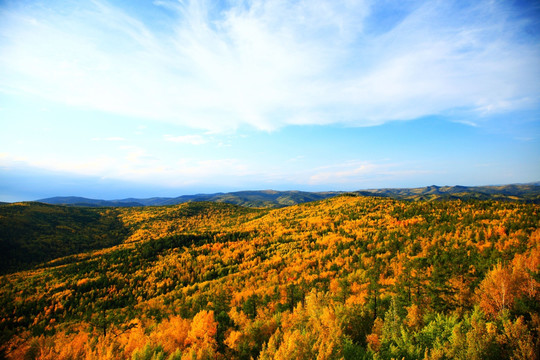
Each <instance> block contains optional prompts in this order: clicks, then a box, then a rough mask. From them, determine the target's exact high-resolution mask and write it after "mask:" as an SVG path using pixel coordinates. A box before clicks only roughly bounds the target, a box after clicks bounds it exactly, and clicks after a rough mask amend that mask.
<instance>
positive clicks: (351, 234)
mask: <svg viewBox="0 0 540 360" xmlns="http://www.w3.org/2000/svg"><path fill="white" fill-rule="evenodd" d="M115 211H117V212H118V219H119V221H121V223H122V224H123V226H124V228H125V229H127V231H128V235H127V236H126V237H125V238H123V242H122V243H121V244H119V245H116V246H113V247H111V248H108V249H102V250H99V251H95V252H93V253H86V254H81V255H79V256H76V257H71V258H69V261H60V262H59V264H56V263H51V264H49V265H48V266H47V267H44V268H39V269H35V270H32V271H24V272H19V273H14V274H10V275H5V276H3V277H2V278H1V279H0V334H2V335H1V336H2V338H1V339H0V341H1V344H2V345H1V348H2V351H3V354H4V356H5V357H7V358H10V359H21V358H25V359H85V358H92V359H214V358H218V359H219V358H222V359H250V358H254V359H342V358H344V359H392V358H397V359H401V358H405V359H423V358H425V359H450V358H455V359H500V358H506V359H535V358H538V351H539V341H538V336H539V334H538V330H539V326H540V318H539V315H538V314H539V310H540V309H539V303H540V292H539V280H540V278H539V266H540V249H539V244H540V230H539V229H540V226H539V225H540V216H539V211H540V206H539V205H535V204H524V203H511V202H495V201H441V202H425V201H419V202H402V201H397V200H392V199H385V198H366V197H356V196H340V197H336V198H332V199H328V200H322V201H319V202H314V203H306V204H303V205H297V206H292V207H287V208H283V209H277V210H265V209H249V208H243V207H239V206H234V205H229V204H215V203H189V204H183V205H177V206H167V207H149V208H121V209H116V210H115ZM60 263H61V264H62V265H60Z"/></svg>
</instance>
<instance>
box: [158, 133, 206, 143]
mask: <svg viewBox="0 0 540 360" xmlns="http://www.w3.org/2000/svg"><path fill="white" fill-rule="evenodd" d="M163 138H164V139H165V140H166V141H171V142H177V143H182V144H191V145H203V144H206V143H207V142H208V140H207V139H205V138H204V137H202V136H201V135H180V136H172V135H164V136H163Z"/></svg>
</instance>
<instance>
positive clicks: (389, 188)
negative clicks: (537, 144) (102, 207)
mask: <svg viewBox="0 0 540 360" xmlns="http://www.w3.org/2000/svg"><path fill="white" fill-rule="evenodd" d="M530 185H532V186H540V181H533V182H528V183H513V184H489V185H461V184H457V185H436V184H431V185H425V186H414V187H382V188H364V189H355V190H328V189H327V190H318V191H307V190H297V189H286V190H275V189H260V190H254V189H244V190H233V191H217V192H212V193H190V194H180V195H177V194H176V195H169V196H147V197H136V196H127V197H121V198H104V197H99V196H97V197H86V196H80V195H55V196H50V197H45V198H39V199H26V200H16V201H4V200H0V202H5V203H19V202H39V201H41V200H50V199H56V198H80V199H85V200H98V201H101V200H102V201H124V200H147V199H153V198H156V199H159V198H161V199H175V198H180V197H184V196H199V195H217V194H235V193H244V192H248V193H249V192H278V193H287V192H307V193H334V192H335V193H349V192H362V191H377V190H413V189H424V188H429V187H437V188H447V187H450V188H452V187H466V188H484V187H500V186H530Z"/></svg>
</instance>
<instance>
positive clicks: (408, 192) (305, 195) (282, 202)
mask: <svg viewBox="0 0 540 360" xmlns="http://www.w3.org/2000/svg"><path fill="white" fill-rule="evenodd" d="M343 194H351V195H352V194H354V195H358V196H379V197H390V198H394V199H400V200H409V201H419V200H426V201H436V200H452V199H462V200H469V199H477V200H501V201H526V202H534V203H540V182H537V183H530V184H512V185H500V186H459V185H457V186H435V185H432V186H426V187H421V188H403V189H392V188H390V189H370V190H359V191H353V192H343V191H327V192H306V191H274V190H262V191H238V192H229V193H216V194H196V195H183V196H179V197H175V198H169V197H153V198H147V199H137V198H128V199H120V200H99V199H88V198H83V197H76V196H63V197H52V198H47V199H40V200H37V201H38V202H42V203H46V204H53V205H71V206H90V207H130V206H163V205H177V204H182V203H186V202H190V201H212V202H226V203H230V204H236V205H241V206H247V207H264V208H279V207H284V206H290V205H296V204H301V203H305V202H310V201H317V200H323V199H327V198H331V197H334V196H337V195H343Z"/></svg>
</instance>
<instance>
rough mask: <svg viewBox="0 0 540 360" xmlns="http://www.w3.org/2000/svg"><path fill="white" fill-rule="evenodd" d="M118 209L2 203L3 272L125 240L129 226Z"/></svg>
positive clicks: (0, 269) (0, 258) (0, 250)
mask: <svg viewBox="0 0 540 360" xmlns="http://www.w3.org/2000/svg"><path fill="white" fill-rule="evenodd" d="M118 214H119V213H118V212H117V211H116V210H114V209H101V210H97V209H89V208H75V207H63V206H52V205H47V204H41V203H15V204H4V205H0V274H2V273H5V272H7V271H14V270H17V269H24V268H28V267H31V266H33V265H37V264H39V263H42V262H45V261H48V260H52V259H56V258H59V257H62V256H66V255H71V254H78V253H81V252H84V251H88V250H92V249H101V248H105V247H110V246H113V245H116V244H118V243H121V242H122V241H123V239H124V238H125V237H126V236H127V229H126V228H125V227H124V226H123V224H122V223H121V222H120V220H119V219H118Z"/></svg>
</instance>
